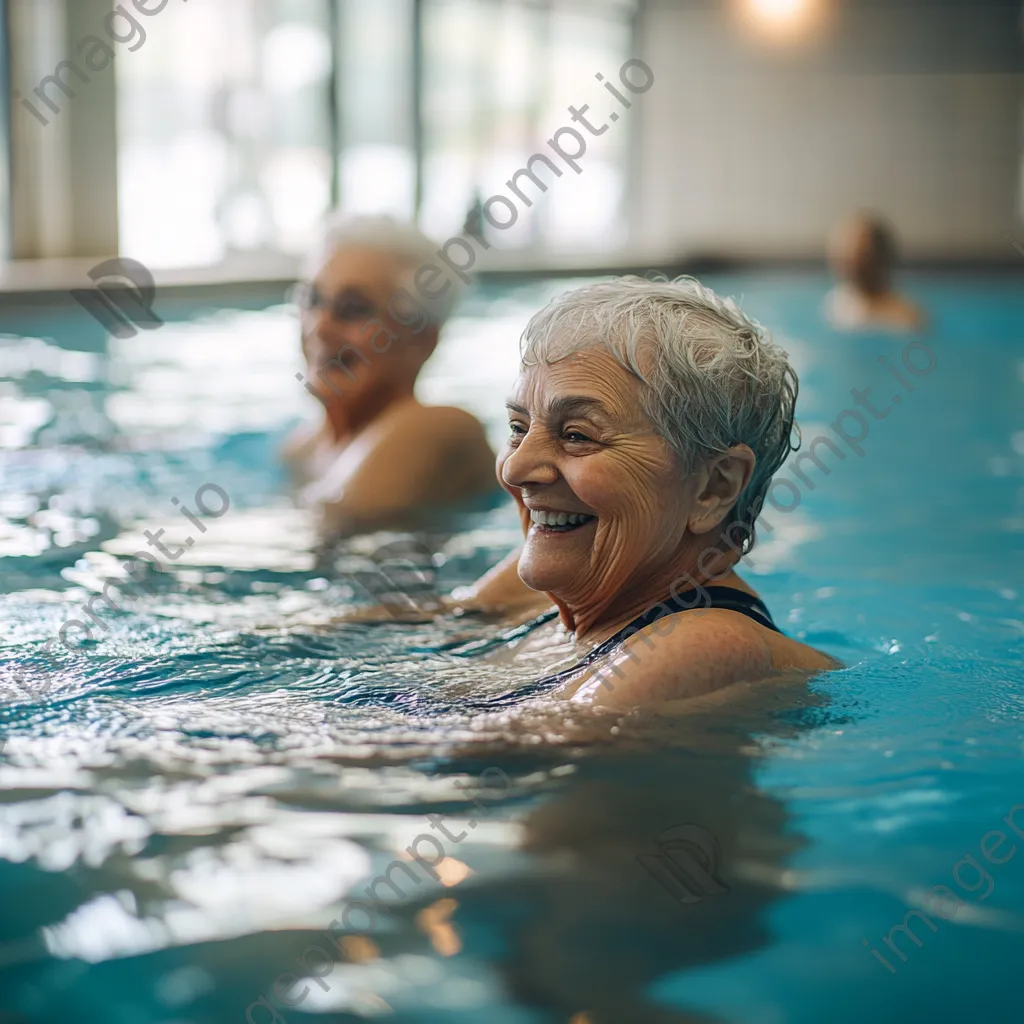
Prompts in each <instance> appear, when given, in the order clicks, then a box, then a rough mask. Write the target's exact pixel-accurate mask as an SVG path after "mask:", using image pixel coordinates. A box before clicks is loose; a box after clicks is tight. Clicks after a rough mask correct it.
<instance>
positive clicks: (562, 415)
mask: <svg viewBox="0 0 1024 1024" xmlns="http://www.w3.org/2000/svg"><path fill="white" fill-rule="evenodd" d="M505 407H506V408H507V409H508V410H509V412H518V413H520V414H521V415H523V416H529V415H530V413H529V410H528V409H524V408H523V407H522V406H521V405H519V404H518V403H516V402H513V401H512V400H511V399H509V400H508V401H506V402H505ZM595 413H596V414H597V415H598V416H607V415H608V408H607V407H606V406H605V404H604V403H603V402H602V401H601V400H600V399H597V398H589V397H587V396H586V395H565V396H563V397H562V398H556V399H555V400H554V401H553V402H552V403H551V405H549V406H548V408H547V410H546V415H547V418H548V419H550V420H563V419H568V418H569V417H570V416H587V415H590V414H595Z"/></svg>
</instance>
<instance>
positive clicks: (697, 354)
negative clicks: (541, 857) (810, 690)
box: [452, 278, 836, 707]
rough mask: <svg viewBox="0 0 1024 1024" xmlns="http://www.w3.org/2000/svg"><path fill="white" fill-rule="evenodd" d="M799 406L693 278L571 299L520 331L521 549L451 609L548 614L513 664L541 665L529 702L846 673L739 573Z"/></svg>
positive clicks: (766, 345)
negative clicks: (782, 624) (796, 633)
mask: <svg viewBox="0 0 1024 1024" xmlns="http://www.w3.org/2000/svg"><path fill="white" fill-rule="evenodd" d="M796 393H797V379H796V375H795V373H794V372H793V369H792V368H791V367H790V365H789V363H788V361H787V358H786V355H785V353H784V352H782V351H781V350H780V349H779V348H777V347H776V346H775V345H774V344H772V343H771V341H770V340H769V339H768V338H767V337H766V336H765V334H764V332H763V331H762V329H761V328H760V327H759V326H758V325H757V324H756V323H754V322H753V321H751V320H749V319H747V318H746V317H745V316H744V315H743V314H742V313H740V312H739V310H738V309H737V308H736V307H735V305H733V304H732V303H731V302H727V301H723V300H722V299H720V298H718V297H717V296H716V295H715V294H714V293H712V292H711V291H709V290H708V289H706V288H703V287H702V286H701V285H699V284H697V283H696V282H695V281H691V280H680V281H676V282H652V281H647V280H643V279H639V278H623V279H619V280H616V281H611V282H607V283H602V284H596V285H590V286H588V287H584V288H580V289H577V290H576V291H572V292H569V293H567V294H565V295H563V296H561V297H560V298H559V299H557V300H555V301H554V302H552V303H551V304H550V305H548V306H547V307H546V308H545V309H543V310H541V311H540V312H539V313H537V314H536V315H535V316H534V317H533V319H532V320H531V321H530V323H529V325H528V327H527V328H526V331H525V333H524V336H523V358H522V367H521V372H520V375H519V379H518V381H517V382H516V385H515V387H514V389H513V392H512V395H511V397H510V399H509V401H508V417H509V438H508V441H507V444H506V446H505V448H504V450H503V451H502V452H501V454H500V455H499V456H498V462H497V472H498V477H499V480H500V482H501V484H502V486H503V487H504V488H505V490H506V491H508V493H509V494H510V495H512V497H513V498H514V500H515V502H516V504H517V506H518V508H519V516H520V519H521V521H522V526H523V532H524V534H525V537H526V540H525V543H524V545H523V547H522V549H521V550H519V551H517V552H515V553H514V554H513V555H512V556H511V557H510V558H508V559H506V560H505V562H504V563H502V564H501V565H499V566H497V567H496V568H495V569H493V570H492V571H491V572H490V573H488V574H487V575H486V576H485V577H484V578H483V579H482V580H480V581H479V582H478V583H477V584H476V585H475V586H473V587H470V588H465V589H464V590H462V591H456V592H455V594H453V595H452V598H453V600H454V601H455V602H456V603H457V604H461V605H462V606H463V607H465V608H475V609H480V610H498V609H502V610H505V611H516V612H518V613H519V616H520V617H522V616H523V614H524V613H527V612H537V611H540V609H541V608H542V607H548V608H550V606H551V604H552V603H553V604H554V606H555V609H557V611H555V610H552V611H550V612H549V613H548V614H547V615H541V616H539V618H538V619H535V620H534V623H533V624H535V626H536V628H534V629H531V630H529V631H524V633H523V634H519V635H521V636H524V638H523V639H519V641H518V642H517V643H516V644H512V645H509V648H507V649H506V653H507V654H508V655H509V656H511V657H512V658H513V660H514V661H515V662H516V663H517V664H533V665H536V667H537V669H538V674H541V675H542V678H541V679H540V680H538V682H537V683H535V684H533V686H531V687H529V688H528V689H530V690H531V691H537V692H549V693H551V694H553V695H555V696H560V697H568V698H572V699H574V700H577V701H585V702H593V703H601V704H607V705H612V706H619V707H622V706H631V705H636V704H645V703H652V702H660V701H667V700H675V699H680V698H688V697H694V696H698V695H701V694H706V693H708V692H710V691H713V690H718V689H721V688H723V687H728V686H731V685H732V684H737V683H743V682H754V681H757V680H762V679H765V678H767V677H770V676H773V675H775V674H777V673H791V672H794V671H795V672H798V673H799V672H802V673H810V672H815V671H819V670H822V669H827V668H831V667H835V664H836V663H835V662H833V661H832V660H831V659H830V658H829V657H827V656H826V655H823V654H821V653H820V652H818V651H816V650H814V649H812V648H810V647H808V646H806V645H804V644H802V643H799V642H797V641H795V640H792V639H790V638H788V637H786V636H784V635H783V634H782V633H781V632H779V631H778V629H777V628H776V627H775V625H774V623H773V622H772V619H771V616H770V614H769V612H768V610H767V608H766V607H765V606H764V604H763V603H762V602H761V601H760V599H759V598H758V597H757V595H756V594H755V592H754V591H753V589H752V588H751V587H750V586H749V585H748V584H747V583H745V582H744V581H743V580H742V579H741V578H740V577H739V576H738V575H737V574H736V572H735V571H734V569H733V566H734V565H735V563H736V562H737V561H738V560H739V558H740V556H741V554H742V553H744V552H745V551H747V550H749V548H750V547H751V545H752V544H753V541H754V523H755V520H756V519H757V515H758V512H759V511H760V508H761V505H762V503H763V501H764V496H765V494H766V492H767V489H768V485H769V483H770V481H771V478H772V474H773V473H774V472H775V471H776V470H777V469H778V468H779V466H780V465H781V463H782V462H783V460H784V459H785V457H786V455H787V453H788V452H789V451H790V448H791V444H790V438H791V433H792V428H793V410H794V405H795V402H796ZM533 624H532V625H533ZM552 658H554V661H552ZM520 692H521V693H522V691H520Z"/></svg>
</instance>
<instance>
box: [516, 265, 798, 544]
mask: <svg viewBox="0 0 1024 1024" xmlns="http://www.w3.org/2000/svg"><path fill="white" fill-rule="evenodd" d="M594 348H605V349H607V350H608V351H609V352H610V353H611V354H612V355H613V356H614V357H615V358H616V359H617V360H618V362H619V363H620V364H621V365H622V366H623V367H624V368H625V369H627V370H628V371H629V372H630V373H632V374H634V375H635V376H636V377H637V378H639V380H640V381H641V396H642V397H641V401H642V405H643V411H644V412H645V414H646V415H647V417H648V419H649V420H650V421H651V423H652V424H653V425H654V428H655V430H656V431H657V432H658V434H659V435H660V436H661V437H662V438H663V439H664V440H665V441H666V442H667V443H668V444H669V446H670V447H671V448H672V449H673V450H674V451H675V452H676V453H677V454H678V455H679V456H680V458H681V460H682V462H683V465H684V466H685V468H686V470H687V472H690V471H692V470H693V469H694V468H695V467H696V466H697V465H698V464H699V462H700V460H701V459H702V458H706V457H708V456H710V455H713V454H721V453H723V452H725V451H727V450H728V449H729V448H730V447H732V445H735V444H745V445H748V446H749V447H750V449H751V450H752V451H753V452H754V454H755V455H756V456H757V463H756V465H755V466H754V472H753V474H752V476H751V478H750V482H749V483H748V484H747V487H746V489H745V490H744V491H743V493H742V494H741V495H740V497H739V500H738V501H737V503H736V505H735V507H734V508H733V511H732V514H731V515H730V516H728V517H727V518H726V520H725V521H724V522H723V527H724V528H725V529H726V530H729V529H730V528H731V527H733V526H734V525H735V526H739V527H742V528H743V529H744V530H745V532H746V536H745V537H744V539H743V550H744V552H746V551H749V550H750V548H751V547H753V544H754V520H755V519H756V518H757V515H758V513H759V512H760V510H761V506H762V505H763V504H764V498H765V494H766V493H767V491H768V485H769V484H770V483H771V479H772V476H773V475H774V473H775V472H776V470H778V468H779V467H780V466H781V465H782V463H783V462H784V461H785V459H786V456H787V455H788V454H789V453H790V451H792V450H794V449H795V447H796V446H795V445H794V444H793V441H792V437H793V415H794V410H795V406H796V397H797V391H798V389H799V381H798V380H797V375H796V373H795V371H794V370H793V367H792V366H790V364H789V358H788V356H787V355H786V353H785V352H784V351H783V350H782V349H781V348H779V347H778V346H777V345H776V344H774V343H773V342H772V341H771V338H770V337H769V335H768V333H767V332H766V331H765V330H764V328H762V327H761V325H760V324H759V323H757V321H756V320H752V319H751V318H750V317H748V316H746V315H745V314H743V313H742V312H740V310H739V307H738V306H737V305H736V303H735V302H733V301H732V299H723V298H721V297H720V296H718V295H716V294H715V293H714V292H713V291H711V289H710V288H705V287H704V286H703V285H702V284H700V283H699V282H698V281H696V280H695V279H694V278H692V277H679V278H676V279H675V280H674V281H669V280H667V279H660V280H659V279H649V278H642V277H632V276H630V277H620V278H617V279H615V280H612V281H603V282H601V283H599V284H592V285H586V286H585V287H583V288H577V289H575V290H573V291H570V292H566V293H565V294H564V295H561V296H559V297H558V298H556V299H554V300H553V301H552V302H550V303H548V305H547V306H545V307H544V308H543V309H542V310H540V312H538V313H536V314H534V316H533V318H532V319H531V320H530V322H529V324H528V325H527V327H526V330H525V331H524V332H523V336H522V342H521V352H522V361H523V366H529V365H534V364H537V363H552V362H556V361H557V360H560V359H564V358H565V357H566V356H569V355H572V354H573V353H576V352H582V351H586V350H588V349H594Z"/></svg>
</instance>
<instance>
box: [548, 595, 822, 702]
mask: <svg viewBox="0 0 1024 1024" xmlns="http://www.w3.org/2000/svg"><path fill="white" fill-rule="evenodd" d="M836 667H838V664H837V662H835V661H833V659H831V658H829V657H828V656H827V655H825V654H822V653H821V652H820V651H816V650H815V649H814V648H812V647H808V646H807V645H806V644H801V643H799V642H798V641H796V640H791V639H790V638H788V637H785V636H782V635H781V634H779V633H775V632H773V631H772V630H770V629H766V628H765V627H764V626H761V625H759V624H758V623H756V622H754V621H753V620H752V619H750V618H748V617H746V616H744V615H740V614H738V613H736V612H732V611H727V610H725V609H721V608H708V609H696V610H694V611H686V612H677V613H676V614H674V615H666V616H664V617H663V618H661V619H659V620H658V621H657V622H654V623H652V624H651V625H650V626H647V627H645V628H644V629H641V630H638V631H637V632H636V633H634V634H633V635H632V636H630V637H629V639H628V640H626V641H625V642H624V643H622V644H620V645H619V646H618V647H617V648H616V649H615V650H614V651H613V652H612V653H611V654H610V655H609V656H608V658H606V659H603V660H602V662H601V663H600V664H598V665H595V666H593V667H592V668H591V669H590V670H588V672H587V673H586V674H585V675H583V676H582V677H581V678H579V679H577V680H575V681H573V682H572V683H570V684H569V685H568V686H567V687H566V688H565V691H563V692H562V693H560V694H559V696H563V697H569V698H571V699H573V700H575V701H581V702H585V703H593V704H602V705H607V706H612V707H629V706H636V705H643V704H659V703H663V702H667V701H673V700H681V699H686V698H691V697H699V696H703V695H705V694H708V693H711V692H713V691H715V690H720V689H722V688H724V687H728V686H732V685H733V684H736V683H752V682H758V681H762V680H766V679H769V678H771V677H772V676H775V675H776V674H781V673H786V674H789V675H791V674H792V673H793V672H794V671H796V672H806V673H808V674H812V673H814V672H821V671H826V670H828V669H832V668H836Z"/></svg>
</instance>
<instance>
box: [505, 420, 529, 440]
mask: <svg viewBox="0 0 1024 1024" xmlns="http://www.w3.org/2000/svg"><path fill="white" fill-rule="evenodd" d="M508 429H509V430H510V431H511V432H512V436H513V437H522V436H523V435H524V434H525V433H526V431H525V430H524V429H523V428H522V426H521V425H520V424H518V423H510V424H509V425H508Z"/></svg>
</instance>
